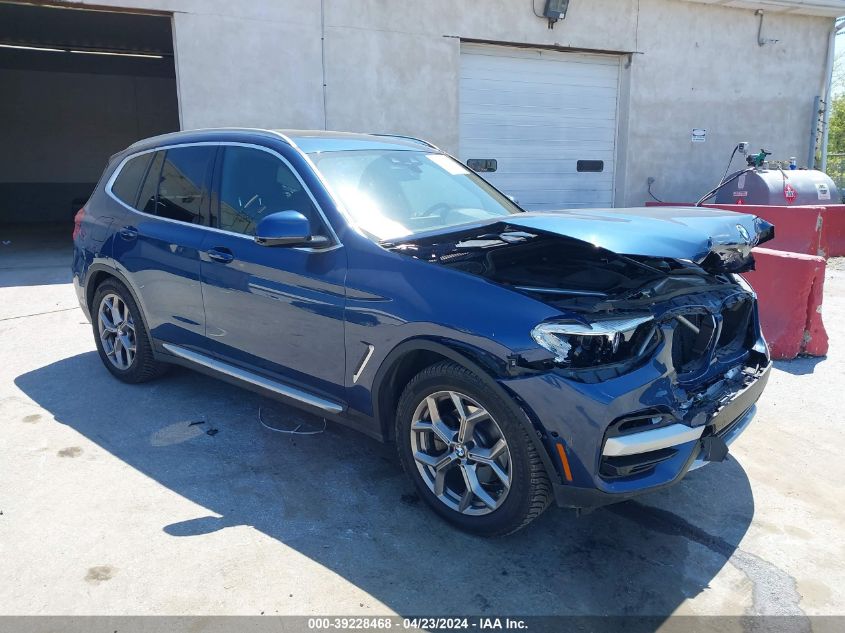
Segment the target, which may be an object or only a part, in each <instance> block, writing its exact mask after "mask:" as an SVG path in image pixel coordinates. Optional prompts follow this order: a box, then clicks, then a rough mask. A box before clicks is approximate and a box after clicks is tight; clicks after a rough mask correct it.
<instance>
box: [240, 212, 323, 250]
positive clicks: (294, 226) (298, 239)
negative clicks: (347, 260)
mask: <svg viewBox="0 0 845 633" xmlns="http://www.w3.org/2000/svg"><path fill="white" fill-rule="evenodd" d="M255 242H256V243H257V244H261V246H309V247H312V248H320V247H322V246H326V245H328V243H329V240H328V239H327V238H326V237H323V236H322V235H311V223H310V222H308V218H306V217H305V216H304V215H302V214H301V213H300V212H299V211H279V212H278V213H271V214H270V215H268V216H267V217H265V218H264V219H263V220H261V222H259V223H258V227H257V228H256V230H255Z"/></svg>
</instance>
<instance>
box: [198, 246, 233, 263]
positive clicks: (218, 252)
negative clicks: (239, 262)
mask: <svg viewBox="0 0 845 633" xmlns="http://www.w3.org/2000/svg"><path fill="white" fill-rule="evenodd" d="M205 254H206V255H208V258H209V259H211V260H212V261H215V262H220V263H221V264H228V263H229V262H231V261H232V260H233V259H235V256H234V255H232V251H230V250H229V249H228V248H223V247H222V246H220V247H216V248H210V249H208V250H207V251H206V252H205Z"/></svg>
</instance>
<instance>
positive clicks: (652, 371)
mask: <svg viewBox="0 0 845 633" xmlns="http://www.w3.org/2000/svg"><path fill="white" fill-rule="evenodd" d="M526 215H528V214H526ZM540 215H542V214H535V218H534V219H531V221H530V222H526V221H522V218H519V221H517V222H514V221H511V220H510V219H509V220H508V222H507V223H506V224H505V223H499V224H496V225H495V226H486V227H483V229H482V230H479V229H475V230H471V231H462V232H461V233H458V234H455V233H451V234H447V235H436V236H427V237H420V236H416V237H415V238H413V239H405V240H403V241H402V242H401V243H400V242H394V243H391V244H387V245H386V246H387V247H388V248H391V249H393V250H395V251H398V252H402V253H404V254H406V255H409V256H412V257H415V258H417V259H420V260H423V261H426V262H429V263H432V264H435V265H440V266H445V267H449V268H452V269H455V270H460V271H462V272H464V273H468V274H472V275H476V276H479V277H483V278H485V279H487V280H489V281H490V282H492V283H495V284H498V285H500V286H504V287H507V288H509V289H511V290H513V291H514V292H518V293H521V294H525V295H528V296H530V297H532V298H534V299H536V300H539V301H542V302H544V303H545V304H547V305H549V306H552V307H554V308H556V309H557V310H558V311H559V315H558V316H555V317H553V318H551V319H547V320H546V321H544V322H542V323H538V324H536V325H535V326H534V327H533V329H532V330H531V332H530V334H531V338H532V339H533V341H534V342H535V343H536V346H526V348H525V349H521V350H515V351H514V353H513V356H512V357H511V358H509V359H508V361H509V368H510V373H511V378H510V379H508V380H507V381H505V382H506V383H507V384H506V386H507V387H508V388H509V389H510V390H511V391H512V392H513V393H514V394H515V395H516V396H517V398H518V399H519V400H520V401H522V402H523V403H524V405H525V407H526V408H527V409H529V410H530V416H531V417H532V418H533V420H534V423H535V427H536V428H537V429H538V432H539V434H540V436H541V437H542V438H543V441H544V442H545V443H546V445H547V449H548V450H549V454H550V455H552V456H555V455H558V454H561V453H560V451H561V450H564V453H563V454H565V455H568V456H569V462H570V464H569V466H568V470H569V471H571V475H572V479H571V480H567V479H565V478H562V481H561V483H562V484H563V487H564V488H565V490H563V491H561V490H558V493H559V494H558V501H559V503H560V504H561V505H572V506H577V507H585V506H589V505H601V504H602V503H609V502H612V501H614V500H619V499H620V498H625V497H626V496H629V495H630V494H634V493H638V492H640V491H642V490H645V489H650V488H654V487H657V486H661V485H666V484H668V483H671V482H672V481H675V480H677V479H679V478H680V477H682V476H683V474H684V473H686V472H687V471H688V470H690V469H691V468H695V467H698V466H700V465H703V464H704V463H707V462H709V461H721V460H722V459H724V458H725V456H726V455H727V446H728V444H729V443H730V441H732V440H733V439H734V438H735V437H736V436H737V435H738V434H739V433H740V432H741V431H742V430H743V429H744V428H745V426H746V425H747V423H748V422H749V421H750V419H751V417H752V416H753V407H754V403H755V402H756V400H757V399H758V398H759V395H760V393H761V392H762V389H763V387H764V386H765V383H766V381H767V378H768V372H769V369H770V360H769V354H768V350H767V347H766V344H765V341H764V340H763V338H762V335H761V332H760V325H759V320H758V315H757V305H756V295H755V294H754V291H753V290H752V289H751V287H750V286H749V285H748V284H747V283H746V282H745V281H744V280H743V279H742V277H740V276H739V275H738V274H737V271H740V270H743V271H744V270H749V269H751V268H753V257H752V255H751V252H750V251H751V244H752V243H754V244H756V243H759V242H760V241H762V240H763V239H768V238H769V237H770V236H771V234H772V229H771V226H770V225H764V224H760V223H758V222H756V219H755V218H753V216H742V217H743V218H744V220H743V221H744V222H745V223H746V224H748V225H749V226H752V227H753V226H756V227H757V232H756V233H755V234H754V236H753V238H752V237H751V235H750V234H749V232H748V230H747V229H744V230H743V231H741V232H740V233H742V234H743V235H745V236H747V238H748V239H746V238H745V237H743V238H742V239H741V240H738V241H737V243H731V242H730V240H727V239H726V238H725V237H724V235H723V236H721V238H720V239H713V238H712V237H710V236H708V238H707V239H704V240H703V241H702V240H701V239H699V238H696V239H695V240H692V241H691V242H690V243H691V244H692V242H694V244H692V246H691V248H690V249H689V250H690V251H692V250H695V251H696V253H695V256H693V254H692V253H691V252H688V251H684V249H683V248H681V247H680V246H679V245H678V243H677V242H676V243H675V244H674V245H673V246H672V247H671V248H667V247H666V245H663V246H660V245H658V246H656V247H655V249H654V253H653V254H650V253H647V252H645V249H644V248H638V249H633V250H637V251H639V252H636V253H626V254H622V253H620V252H613V251H611V250H609V249H607V248H605V247H603V246H597V245H596V242H597V241H603V242H604V243H607V242H609V241H612V240H608V239H604V240H591V241H585V240H584V239H578V238H573V237H571V236H569V235H562V234H560V233H559V232H558V231H550V230H541V229H540V228H539V224H542V220H541V219H536V218H537V217H539V216H540ZM748 218H751V219H750V220H749V219H748ZM729 222H731V223H732V225H733V226H735V227H736V226H745V224H743V223H741V222H739V221H736V218H730V220H729ZM529 225H535V226H529ZM581 237H584V235H583V231H582V235H581ZM717 237H718V236H717ZM703 242H707V243H709V248H708V249H707V251H706V252H702V251H700V247H701V244H702V243H703ZM717 242H718V244H717ZM741 242H744V243H741ZM673 250H674V254H676V255H677V254H685V255H688V257H671V256H668V255H665V254H661V253H666V252H669V251H673ZM502 309H503V310H507V309H508V307H507V306H506V305H503V306H502ZM549 389H554V390H557V391H559V394H560V398H559V401H557V404H554V402H555V400H554V399H552V398H550V396H549V393H548V392H549ZM567 405H571V406H567ZM585 429H587V430H588V431H585ZM558 445H560V446H561V447H563V449H561V448H558ZM561 473H563V470H561ZM579 486H581V487H585V488H590V489H596V488H597V489H598V491H599V493H600V495H599V496H601V499H600V500H596V499H595V498H593V497H594V495H593V496H590V495H588V496H587V497H579V496H578V495H575V494H574V491H573V490H572V489H571V488H572V487H579ZM599 493H597V494H599ZM573 495H574V496H573Z"/></svg>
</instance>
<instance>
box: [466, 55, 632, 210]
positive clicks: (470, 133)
mask: <svg viewBox="0 0 845 633" xmlns="http://www.w3.org/2000/svg"><path fill="white" fill-rule="evenodd" d="M619 68H620V59H619V57H618V56H614V55H594V54H587V53H574V52H573V53H569V52H567V53H563V52H558V51H549V50H539V49H530V48H510V47H504V46H488V45H479V44H463V45H462V46H461V78H460V158H461V160H463V161H464V162H467V161H469V164H470V166H471V167H473V168H474V169H478V170H479V171H483V168H484V165H485V163H483V162H475V161H484V160H489V159H495V160H496V164H497V166H496V171H494V172H486V173H482V175H483V176H484V177H485V178H487V179H488V180H489V181H490V182H492V183H493V184H494V185H495V186H496V187H497V188H499V189H500V190H502V191H504V192H505V193H506V194H508V195H510V196H513V197H515V198H516V199H517V200H518V201H519V204H520V205H521V206H522V207H523V208H525V209H528V210H532V211H535V210H547V209H560V208H574V207H602V206H604V207H607V206H612V205H613V187H614V174H615V169H614V167H615V165H614V160H615V156H616V128H617V123H616V122H617V111H618V105H617V104H618V98H619ZM486 164H487V165H491V164H492V163H489V162H488V163H486Z"/></svg>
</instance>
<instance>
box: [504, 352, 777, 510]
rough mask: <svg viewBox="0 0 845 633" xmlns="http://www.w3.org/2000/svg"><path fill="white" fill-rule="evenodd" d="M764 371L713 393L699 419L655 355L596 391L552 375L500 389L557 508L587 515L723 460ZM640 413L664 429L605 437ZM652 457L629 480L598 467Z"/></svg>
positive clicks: (750, 412) (750, 413)
mask: <svg viewBox="0 0 845 633" xmlns="http://www.w3.org/2000/svg"><path fill="white" fill-rule="evenodd" d="M770 372H771V363H770V362H767V364H766V365H765V366H763V367H761V368H760V370H759V371H758V372H757V374H756V376H755V378H754V379H753V380H751V381H750V382H749V383H747V384H745V385H744V386H743V387H742V388H739V389H736V390H731V389H730V388H726V389H725V390H724V391H723V392H721V393H719V394H718V395H717V396H716V400H718V405H717V406H715V407H711V408H710V409H709V410H708V409H707V408H706V407H703V409H705V410H706V412H702V407H699V408H698V409H696V408H689V407H688V405H687V406H686V407H685V405H684V399H683V398H681V396H680V394H681V393H682V392H681V391H679V389H678V387H677V385H676V384H675V383H674V377H673V376H672V375H671V374H670V373H669V372H667V370H666V365H665V364H663V363H661V362H660V358H659V355H658V356H657V357H656V358H655V362H652V363H648V364H646V365H645V366H643V367H641V368H639V369H637V370H635V371H634V372H631V373H630V374H628V375H625V376H620V377H619V378H615V379H613V380H608V381H605V382H601V383H597V384H582V383H576V382H573V381H570V380H567V379H566V378H564V377H562V376H560V375H558V374H556V373H555V372H549V373H545V374H540V375H534V376H525V377H520V378H514V379H507V380H502V381H501V382H502V384H503V386H504V387H505V388H506V389H508V390H509V391H510V392H511V393H512V394H513V395H514V396H515V398H516V399H517V400H518V401H519V403H520V404H521V406H522V408H523V410H524V411H525V412H526V414H527V415H528V416H529V418H531V420H532V422H533V423H534V425H535V427H537V430H538V431H539V435H540V436H541V437H542V441H543V443H544V444H545V448H546V450H547V451H548V455H549V457H550V463H551V464H552V465H553V466H554V468H555V469H556V472H554V473H550V475H551V477H552V480H553V489H554V493H555V500H556V502H557V504H558V505H559V506H563V507H575V508H592V507H598V506H602V505H607V504H610V503H616V502H619V501H624V500H626V499H630V498H632V497H635V496H638V495H640V494H643V493H645V492H650V491H654V490H658V489H661V488H665V487H667V486H671V485H673V484H675V483H677V482H678V481H680V480H681V479H682V478H683V477H684V476H685V475H686V474H687V473H688V472H689V471H690V470H694V469H696V468H700V467H701V466H704V465H706V464H707V463H709V462H710V461H712V460H720V459H723V458H724V455H725V454H726V452H727V451H726V446H727V445H729V444H730V443H732V442H733V441H734V440H735V439H736V438H737V437H738V436H739V435H740V434H741V433H742V432H743V431H744V430H745V429H746V428H747V427H748V425H749V424H750V423H751V420H752V419H753V418H754V415H755V413H756V407H755V403H756V402H757V400H758V399H759V397H760V395H761V393H762V392H763V389H764V388H765V386H766V383H767V382H768V378H769V374H770ZM711 404H712V403H711ZM641 411H655V412H660V414H661V415H662V416H663V417H664V418H666V419H667V420H670V421H671V424H666V423H664V425H662V426H659V427H658V428H655V429H653V430H644V431H641V432H635V433H631V434H627V435H624V436H622V437H609V436H607V431H608V428H609V427H610V426H611V424H612V423H613V422H614V421H616V420H619V419H622V418H625V417H626V416H630V415H631V414H632V413H635V412H641ZM559 444H561V445H562V446H563V449H564V452H565V455H566V457H567V459H568V461H569V475H570V477H571V479H570V480H567V477H566V476H565V472H564V469H563V468H562V465H561V463H560V458H559V457H558V451H559V449H558V446H557V445H559ZM714 446H715V447H716V448H717V449H718V448H722V451H721V452H720V451H719V450H714V449H713V447H714ZM651 455H654V456H655V463H654V464H653V465H652V466H649V467H648V468H645V469H643V470H641V471H638V472H632V473H631V474H630V475H625V476H608V474H607V472H606V470H605V468H604V467H605V465H606V463H607V461H608V459H607V458H608V457H610V458H613V459H615V460H622V461H623V462H624V460H626V459H629V458H631V459H633V458H636V456H651ZM658 458H659V459H658Z"/></svg>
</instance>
